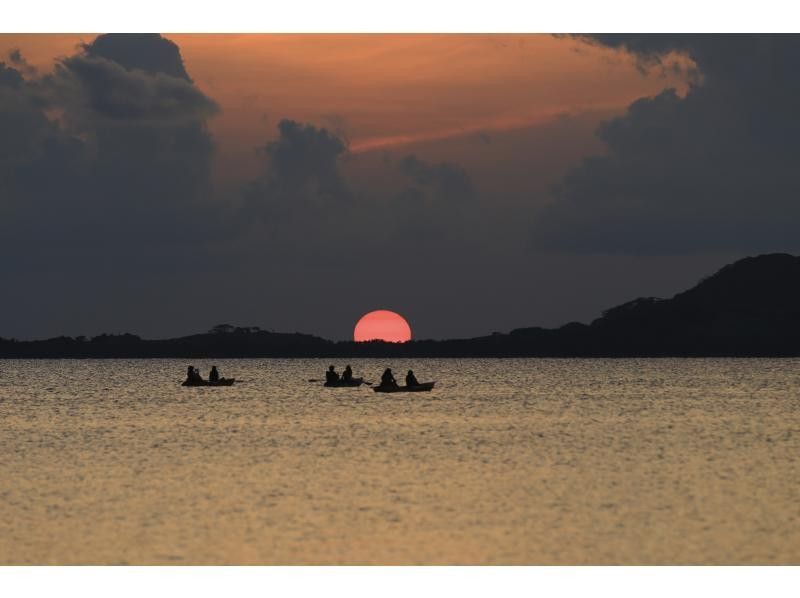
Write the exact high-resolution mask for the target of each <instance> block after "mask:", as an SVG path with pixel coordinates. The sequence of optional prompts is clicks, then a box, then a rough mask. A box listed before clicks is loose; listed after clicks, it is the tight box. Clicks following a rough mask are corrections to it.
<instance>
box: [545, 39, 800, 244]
mask: <svg viewBox="0 0 800 598" xmlns="http://www.w3.org/2000/svg"><path fill="white" fill-rule="evenodd" d="M588 39H589V40H590V41H591V43H596V44H602V45H605V46H609V47H612V48H619V49H621V50H624V51H627V52H630V53H632V54H633V55H634V56H635V57H636V58H637V59H639V60H641V61H643V62H644V63H647V64H659V61H661V60H663V58H664V56H666V55H667V54H668V53H670V52H679V53H683V54H685V55H686V56H688V57H689V58H691V60H692V61H694V63H695V64H696V66H697V69H698V71H699V73H700V78H699V79H698V80H697V81H695V82H694V83H693V84H692V85H691V86H690V88H689V91H688V93H687V95H686V96H685V97H679V96H678V95H677V93H676V92H675V91H674V90H672V89H667V90H665V91H663V92H662V93H660V94H659V95H657V96H655V97H652V98H642V99H640V100H637V101H636V102H634V103H633V104H631V105H630V106H629V107H628V110H627V112H626V114H625V115H624V116H622V117H619V118H616V119H612V120H610V121H608V122H606V123H604V124H603V125H602V126H601V127H600V128H599V130H598V136H599V137H600V139H601V140H602V141H603V142H604V143H605V145H606V146H607V148H608V152H607V153H606V154H604V155H598V156H595V157H592V158H589V159H586V160H585V161H583V163H582V164H581V165H579V166H578V167H576V168H574V169H573V170H571V171H570V172H569V173H568V174H567V175H566V176H565V177H564V179H563V180H562V181H561V183H560V184H559V185H558V186H557V187H556V189H555V191H554V201H553V202H552V203H551V204H550V205H548V206H547V207H546V208H544V209H543V210H542V211H541V213H540V214H539V216H538V218H537V220H536V223H535V226H534V243H535V245H536V246H537V247H539V248H544V249H551V250H552V249H555V250H566V251H576V252H600V253H604V252H605V253H631V254H676V253H693V252H699V251H770V250H792V249H795V248H797V247H798V246H800V243H798V240H797V239H798V236H797V232H798V229H797V226H796V224H795V223H796V222H797V221H798V218H800V202H798V201H797V200H796V197H797V196H798V193H800V171H798V170H797V168H796V166H795V164H796V160H797V159H798V157H800V120H798V119H797V117H796V105H797V102H798V101H799V100H800V73H798V71H797V68H796V64H797V61H798V60H799V59H800V37H798V36H774V35H769V36H758V35H700V36H697V35H676V36H668V35H631V36H627V35H602V36H591V37H590V38H588Z"/></svg>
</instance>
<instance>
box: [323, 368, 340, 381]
mask: <svg viewBox="0 0 800 598" xmlns="http://www.w3.org/2000/svg"><path fill="white" fill-rule="evenodd" d="M338 381H339V374H337V373H336V368H335V367H333V366H330V367H328V371H327V372H325V384H336V383H337V382H338Z"/></svg>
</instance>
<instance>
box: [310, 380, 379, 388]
mask: <svg viewBox="0 0 800 598" xmlns="http://www.w3.org/2000/svg"><path fill="white" fill-rule="evenodd" d="M308 381H309V382H325V380H322V379H320V378H309V379H308ZM362 382H363V384H366V385H368V386H372V385H373V384H375V383H374V382H367V381H366V380H363V381H362Z"/></svg>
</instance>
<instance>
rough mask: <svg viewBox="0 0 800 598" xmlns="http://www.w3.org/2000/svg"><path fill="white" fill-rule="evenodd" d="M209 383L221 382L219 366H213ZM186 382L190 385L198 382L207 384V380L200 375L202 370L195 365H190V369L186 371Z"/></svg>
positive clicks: (209, 375) (209, 374)
mask: <svg viewBox="0 0 800 598" xmlns="http://www.w3.org/2000/svg"><path fill="white" fill-rule="evenodd" d="M208 381H209V382H219V372H218V371H217V366H215V365H214V366H211V371H210V372H209V373H208ZM186 382H187V383H189V384H196V383H198V382H205V380H203V377H202V376H201V375H200V370H198V369H197V368H196V367H194V366H193V365H190V366H189V369H188V370H187V371H186Z"/></svg>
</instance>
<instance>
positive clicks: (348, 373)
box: [325, 365, 353, 384]
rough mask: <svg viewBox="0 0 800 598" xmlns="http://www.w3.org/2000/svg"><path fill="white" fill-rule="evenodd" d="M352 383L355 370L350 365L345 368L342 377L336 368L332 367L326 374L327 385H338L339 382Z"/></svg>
mask: <svg viewBox="0 0 800 598" xmlns="http://www.w3.org/2000/svg"><path fill="white" fill-rule="evenodd" d="M340 381H341V382H352V381H353V368H351V367H350V366H349V365H348V366H347V367H346V368H344V372H342V375H341V377H340V376H339V374H338V372H337V371H336V368H335V367H334V366H330V367H329V368H328V371H327V372H325V383H326V384H336V383H337V382H340Z"/></svg>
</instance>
